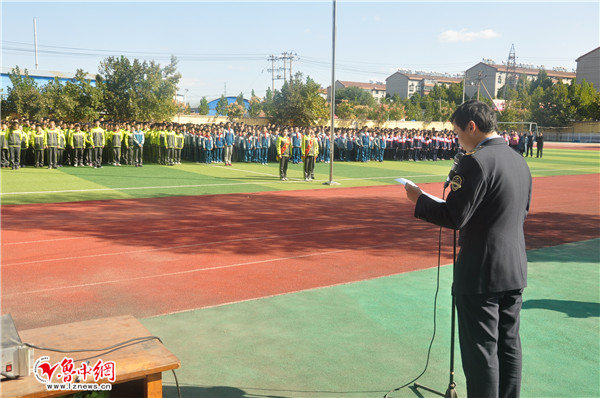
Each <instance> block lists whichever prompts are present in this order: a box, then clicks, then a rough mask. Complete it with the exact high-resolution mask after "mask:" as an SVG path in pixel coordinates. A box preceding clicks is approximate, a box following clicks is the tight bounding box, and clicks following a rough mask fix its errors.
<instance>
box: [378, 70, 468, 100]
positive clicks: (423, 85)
mask: <svg viewBox="0 0 600 398" xmlns="http://www.w3.org/2000/svg"><path fill="white" fill-rule="evenodd" d="M461 81H462V78H460V77H452V76H449V75H446V74H424V73H418V72H417V73H411V72H404V71H398V72H395V73H394V74H393V75H391V76H389V77H388V78H387V79H385V87H386V93H387V95H389V96H390V97H393V96H394V95H396V94H397V95H398V96H400V98H402V99H405V98H409V97H411V96H413V95H414V94H415V93H419V94H420V95H421V96H425V95H427V94H429V92H430V91H431V89H432V88H433V87H434V86H435V85H436V84H437V85H444V86H446V87H448V86H450V85H451V84H458V83H460V82H461Z"/></svg>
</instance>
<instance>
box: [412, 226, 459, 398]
mask: <svg viewBox="0 0 600 398" xmlns="http://www.w3.org/2000/svg"><path fill="white" fill-rule="evenodd" d="M453 243H454V245H453V253H452V267H453V268H454V267H455V266H456V230H454V242H453ZM455 314H456V299H455V297H454V294H452V317H451V321H450V323H451V331H450V383H449V384H448V388H447V389H446V393H445V394H444V393H441V392H439V391H437V390H434V389H433V388H430V387H427V386H424V385H422V384H419V383H415V384H414V385H413V387H414V388H415V389H418V388H422V389H423V390H426V391H429V392H432V393H434V394H436V395H439V396H440V397H445V398H458V394H457V393H456V383H455V382H454V335H455V323H456V316H455Z"/></svg>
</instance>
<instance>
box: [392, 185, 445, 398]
mask: <svg viewBox="0 0 600 398" xmlns="http://www.w3.org/2000/svg"><path fill="white" fill-rule="evenodd" d="M445 198H446V188H445V187H444V190H443V192H442V199H445ZM441 263H442V227H440V231H439V233H438V263H437V277H436V286H435V295H434V297H433V333H432V335H431V341H430V342H429V348H428V349H427V359H426V361H425V368H424V369H423V371H422V372H421V373H420V374H419V375H418V376H417V377H415V378H414V379H412V380H411V381H409V382H408V383H406V384H403V385H402V386H400V387H398V388H394V389H393V390H391V391H389V392H388V393H387V394H385V395H384V396H383V398H390V394H391V393H394V392H396V391H400V390H402V389H403V388H406V387H408V386H409V385H411V384H413V383H414V382H416V381H417V380H419V379H420V378H421V377H422V376H423V375H424V374H425V372H427V368H428V367H429V358H430V356H431V348H432V347H433V342H434V340H435V335H436V331H437V299H438V293H439V292H440V269H441Z"/></svg>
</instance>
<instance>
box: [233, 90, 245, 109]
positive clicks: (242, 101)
mask: <svg viewBox="0 0 600 398" xmlns="http://www.w3.org/2000/svg"><path fill="white" fill-rule="evenodd" d="M235 102H237V103H238V104H240V105H241V106H245V104H244V93H240V95H238V96H237V97H236V98H235Z"/></svg>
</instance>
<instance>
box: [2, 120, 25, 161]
mask: <svg viewBox="0 0 600 398" xmlns="http://www.w3.org/2000/svg"><path fill="white" fill-rule="evenodd" d="M22 136H23V131H22V130H21V124H20V123H19V122H13V123H12V127H11V128H9V129H8V130H7V131H6V141H7V143H8V157H9V159H10V164H11V166H12V169H13V170H18V169H19V165H20V164H21V140H22V139H23V138H22Z"/></svg>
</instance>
